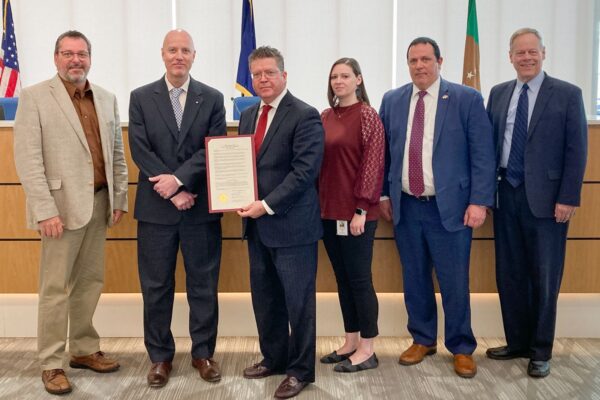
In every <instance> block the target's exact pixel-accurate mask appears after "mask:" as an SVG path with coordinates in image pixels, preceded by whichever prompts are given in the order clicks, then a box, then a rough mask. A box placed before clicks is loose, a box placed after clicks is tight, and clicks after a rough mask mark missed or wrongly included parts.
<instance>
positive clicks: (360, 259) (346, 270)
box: [323, 220, 379, 339]
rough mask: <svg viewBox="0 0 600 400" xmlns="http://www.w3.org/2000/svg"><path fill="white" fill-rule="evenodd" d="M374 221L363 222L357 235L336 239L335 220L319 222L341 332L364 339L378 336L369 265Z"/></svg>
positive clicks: (376, 310) (375, 295)
mask: <svg viewBox="0 0 600 400" xmlns="http://www.w3.org/2000/svg"><path fill="white" fill-rule="evenodd" d="M376 229H377V221H367V222H366V223H365V232H364V233H363V234H362V235H360V236H352V235H351V234H350V233H349V232H348V236H338V235H337V234H336V232H337V229H336V221H333V220H323V244H324V245H325V249H326V250H327V255H328V256H329V260H330V261H331V265H332V266H333V271H334V273H335V279H336V281H337V285H338V296H339V299H340V307H341V309H342V317H343V319H344V329H345V331H346V332H348V333H350V332H360V336H361V337H363V338H365V339H368V338H373V337H375V336H377V335H378V333H379V331H378V329H377V316H378V312H379V304H378V302H377V294H376V293H375V289H374V288H373V278H372V274H371V262H372V260H373V240H374V238H375V230H376Z"/></svg>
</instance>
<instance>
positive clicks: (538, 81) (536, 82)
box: [515, 71, 546, 93]
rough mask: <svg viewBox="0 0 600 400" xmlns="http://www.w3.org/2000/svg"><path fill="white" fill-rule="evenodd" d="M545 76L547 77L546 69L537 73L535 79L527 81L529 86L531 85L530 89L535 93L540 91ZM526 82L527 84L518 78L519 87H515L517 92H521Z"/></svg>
mask: <svg viewBox="0 0 600 400" xmlns="http://www.w3.org/2000/svg"><path fill="white" fill-rule="evenodd" d="M545 77H546V74H544V71H540V73H539V74H537V75H536V76H535V77H534V78H533V79H531V80H530V81H529V82H527V86H529V89H530V90H531V91H532V92H533V93H537V92H539V90H540V88H541V87H542V82H544V78H545ZM524 84H525V82H522V81H520V80H519V79H518V78H517V87H516V88H515V89H516V90H517V92H521V88H522V87H523V85H524Z"/></svg>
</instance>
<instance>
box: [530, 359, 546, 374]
mask: <svg viewBox="0 0 600 400" xmlns="http://www.w3.org/2000/svg"><path fill="white" fill-rule="evenodd" d="M527 374H528V375H529V376H531V377H533V378H545V377H547V376H548V375H550V362H549V361H535V360H529V365H527Z"/></svg>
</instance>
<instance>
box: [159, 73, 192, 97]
mask: <svg viewBox="0 0 600 400" xmlns="http://www.w3.org/2000/svg"><path fill="white" fill-rule="evenodd" d="M165 82H166V83H167V89H168V90H169V92H170V91H171V90H172V89H174V88H175V86H173V85H172V84H171V82H169V80H168V79H167V74H165ZM189 87H190V76H189V75H188V77H187V79H186V80H185V82H183V85H181V86H180V88H181V89H183V91H184V92H186V93H187V92H188V88H189Z"/></svg>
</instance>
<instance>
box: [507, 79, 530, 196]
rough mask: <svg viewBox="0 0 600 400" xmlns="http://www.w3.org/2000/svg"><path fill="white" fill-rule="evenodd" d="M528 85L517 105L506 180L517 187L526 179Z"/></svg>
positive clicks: (524, 87)
mask: <svg viewBox="0 0 600 400" xmlns="http://www.w3.org/2000/svg"><path fill="white" fill-rule="evenodd" d="M527 89H529V86H527V84H524V85H523V88H522V89H521V94H520V95H519V103H518V104H517V114H516V115H515V125H514V127H513V134H512V142H511V144H510V155H509V156H508V164H507V165H506V180H508V182H509V183H510V184H511V185H512V186H513V187H517V186H519V185H520V184H521V183H523V180H524V179H525V162H524V160H525V143H526V142H527V116H528V112H529V99H528V97H527Z"/></svg>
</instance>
